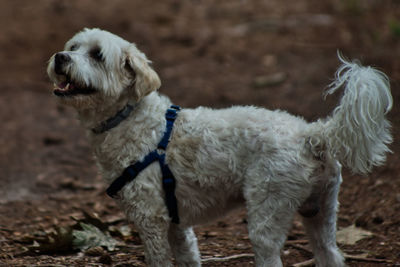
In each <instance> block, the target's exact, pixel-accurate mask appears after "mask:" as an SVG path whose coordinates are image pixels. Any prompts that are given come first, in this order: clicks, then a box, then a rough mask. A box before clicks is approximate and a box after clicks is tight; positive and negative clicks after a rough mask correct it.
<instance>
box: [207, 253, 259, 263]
mask: <svg viewBox="0 0 400 267" xmlns="http://www.w3.org/2000/svg"><path fill="white" fill-rule="evenodd" d="M253 257H254V254H253V253H243V254H237V255H231V256H227V257H212V258H205V259H201V261H202V262H221V261H230V260H237V259H243V258H253Z"/></svg>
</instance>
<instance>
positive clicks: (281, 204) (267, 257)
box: [244, 178, 299, 267]
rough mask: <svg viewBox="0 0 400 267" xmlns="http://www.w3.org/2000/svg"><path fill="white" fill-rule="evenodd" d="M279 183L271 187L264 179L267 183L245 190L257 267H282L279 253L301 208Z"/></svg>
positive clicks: (249, 229) (271, 184) (257, 184)
mask: <svg viewBox="0 0 400 267" xmlns="http://www.w3.org/2000/svg"><path fill="white" fill-rule="evenodd" d="M258 180H260V179H258ZM279 180H280V179H279V178H276V181H278V182H271V183H270V182H268V179H265V181H266V182H265V183H259V182H256V183H255V184H253V185H251V186H247V188H245V194H244V195H245V198H246V205H247V211H248V231H249V238H250V241H251V243H252V245H253V250H254V254H255V263H256V264H255V266H257V267H267V266H274V267H279V266H282V261H281V258H280V251H281V248H282V246H283V244H284V242H285V240H286V236H287V233H288V230H289V229H290V227H291V224H292V220H293V216H294V214H295V213H296V210H297V209H298V206H299V203H297V201H295V200H294V199H293V198H292V197H291V195H290V193H289V192H288V191H287V188H288V187H286V186H285V185H284V184H281V183H280V182H279ZM283 180H286V181H287V179H285V178H283Z"/></svg>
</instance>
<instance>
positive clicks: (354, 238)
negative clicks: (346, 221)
mask: <svg viewBox="0 0 400 267" xmlns="http://www.w3.org/2000/svg"><path fill="white" fill-rule="evenodd" d="M371 236H373V233H371V232H368V231H365V230H363V229H361V228H357V227H356V226H355V225H354V224H353V225H350V226H349V227H346V228H343V229H341V230H339V231H338V232H337V234H336V239H337V242H338V243H340V244H344V245H354V244H355V243H357V242H358V241H360V240H362V239H365V238H368V237H371Z"/></svg>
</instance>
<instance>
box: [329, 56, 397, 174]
mask: <svg viewBox="0 0 400 267" xmlns="http://www.w3.org/2000/svg"><path fill="white" fill-rule="evenodd" d="M339 59H340V61H341V62H342V65H341V66H340V68H339V69H338V70H337V73H336V79H335V81H334V82H333V83H332V84H331V85H330V87H329V89H328V91H327V92H326V94H333V93H334V92H336V91H337V90H338V89H340V88H343V90H344V94H343V96H342V98H341V100H340V104H339V105H338V106H337V107H336V108H335V110H334V111H333V114H332V115H331V117H329V118H328V119H327V120H326V121H325V123H323V129H322V131H323V136H324V139H325V140H324V141H325V142H326V149H328V151H329V152H330V154H331V155H333V156H334V157H335V158H337V159H338V160H339V161H340V163H341V164H343V165H344V166H346V167H348V168H349V169H351V170H352V171H353V172H355V173H361V174H365V173H368V172H370V171H371V169H372V167H373V166H378V165H381V164H383V163H384V161H385V160H386V153H387V152H390V149H389V148H388V146H387V145H388V144H389V143H391V142H392V136H391V134H390V123H389V121H387V120H386V118H385V115H386V114H387V113H388V112H389V111H390V109H391V108H392V104H393V99H392V95H391V93H390V85H389V80H388V78H387V76H386V75H385V74H384V73H382V72H380V71H378V70H376V69H373V68H371V67H363V66H361V65H360V64H358V63H354V62H348V61H346V60H344V59H343V58H342V57H341V56H339Z"/></svg>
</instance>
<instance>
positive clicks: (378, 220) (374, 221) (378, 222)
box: [372, 216, 384, 224]
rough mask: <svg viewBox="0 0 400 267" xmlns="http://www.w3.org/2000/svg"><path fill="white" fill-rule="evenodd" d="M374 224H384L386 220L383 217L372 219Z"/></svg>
mask: <svg viewBox="0 0 400 267" xmlns="http://www.w3.org/2000/svg"><path fill="white" fill-rule="evenodd" d="M372 222H373V223H375V224H382V223H383V222H384V219H383V218H382V217H381V216H375V217H374V218H373V219H372Z"/></svg>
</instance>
